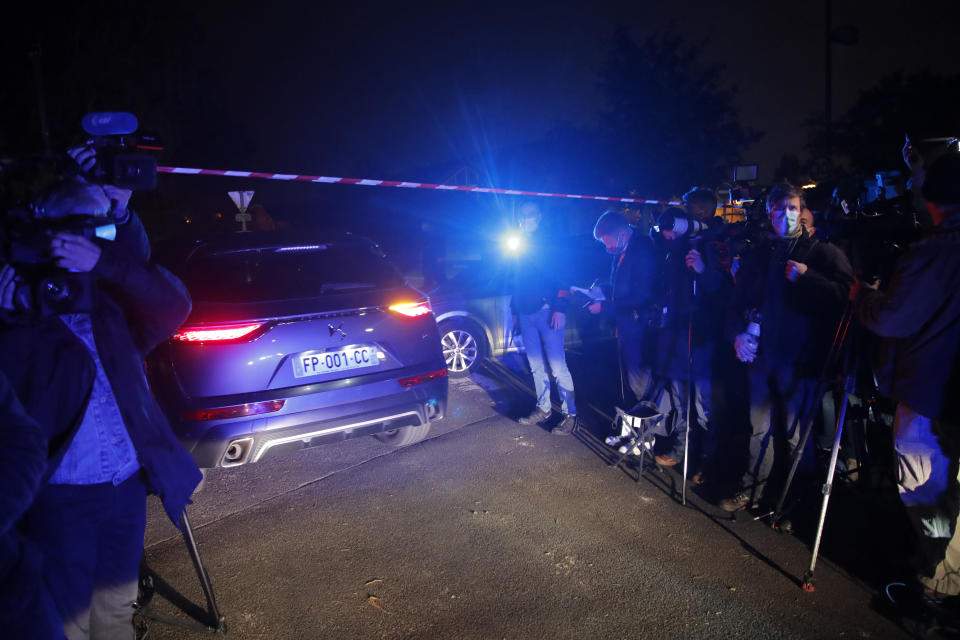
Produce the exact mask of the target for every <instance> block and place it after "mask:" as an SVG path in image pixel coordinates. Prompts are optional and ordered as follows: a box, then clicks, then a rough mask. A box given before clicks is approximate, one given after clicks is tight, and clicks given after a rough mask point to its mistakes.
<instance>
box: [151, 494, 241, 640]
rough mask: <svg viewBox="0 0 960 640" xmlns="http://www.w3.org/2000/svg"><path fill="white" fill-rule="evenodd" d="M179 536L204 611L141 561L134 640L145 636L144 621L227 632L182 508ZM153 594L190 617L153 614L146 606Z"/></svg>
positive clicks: (188, 521)
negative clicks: (183, 618) (181, 617)
mask: <svg viewBox="0 0 960 640" xmlns="http://www.w3.org/2000/svg"><path fill="white" fill-rule="evenodd" d="M180 533H181V534H182V535H183V541H184V543H185V544H186V546H187V553H188V554H189V555H190V560H191V561H192V562H193V568H194V571H196V574H197V579H199V581H200V588H201V589H202V590H203V596H204V598H205V599H206V601H207V608H206V609H202V608H201V607H199V606H197V605H196V604H194V603H193V602H191V601H190V600H188V599H187V598H185V597H184V596H182V595H180V594H179V593H178V592H177V591H176V590H175V589H174V588H173V587H172V586H170V585H169V584H168V583H167V582H166V581H165V580H164V579H163V578H161V577H160V576H159V574H157V573H156V572H154V571H153V570H152V569H151V568H150V567H148V566H147V563H146V559H145V558H144V559H143V560H142V561H141V563H140V584H139V594H138V596H137V601H136V602H135V603H134V616H133V617H134V627H135V628H136V630H137V639H138V640H141V639H142V638H144V637H145V636H146V635H147V632H148V626H147V621H148V620H152V621H155V622H159V623H161V624H168V625H172V626H177V627H181V628H183V629H187V630H189V631H195V632H197V633H207V634H216V635H225V634H226V633H227V620H226V618H225V617H224V616H223V614H221V613H220V610H219V609H218V608H217V602H216V599H215V598H214V595H213V585H211V584H210V576H209V575H208V574H207V570H206V568H204V566H203V561H202V560H201V559H200V550H199V548H197V541H196V539H195V538H194V537H193V529H192V528H191V527H190V520H189V519H188V518H187V511H186V509H184V510H183V511H182V512H181V513H180ZM155 594H158V595H160V596H162V597H164V598H166V599H167V600H168V601H169V602H171V603H172V604H174V605H175V606H176V607H177V608H178V609H180V610H181V611H183V612H184V613H186V614H187V615H188V616H190V619H187V620H182V619H180V618H175V617H173V616H167V615H164V614H162V613H158V612H156V611H154V610H153V609H152V608H151V607H150V601H151V600H152V599H153V596H154V595H155Z"/></svg>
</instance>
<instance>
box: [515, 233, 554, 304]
mask: <svg viewBox="0 0 960 640" xmlns="http://www.w3.org/2000/svg"><path fill="white" fill-rule="evenodd" d="M560 255H561V254H560V247H558V246H552V245H550V244H548V242H547V238H545V237H544V236H543V235H542V234H541V233H536V232H535V233H533V234H532V235H531V236H530V237H529V238H528V239H527V247H526V249H525V250H524V252H523V253H522V254H521V255H520V256H518V258H517V261H516V264H515V265H514V272H513V290H512V292H511V293H512V295H511V296H510V309H511V311H513V313H517V314H523V315H529V314H531V313H536V312H537V311H539V310H540V309H542V308H543V305H545V304H546V305H547V306H549V307H550V310H551V311H559V312H561V313H566V311H567V298H566V296H565V294H566V288H565V287H563V285H562V284H561V283H560V279H559V277H558V275H557V274H558V272H559V266H560V265H559V263H558V262H557V261H558V260H559V259H560V258H559V256H560Z"/></svg>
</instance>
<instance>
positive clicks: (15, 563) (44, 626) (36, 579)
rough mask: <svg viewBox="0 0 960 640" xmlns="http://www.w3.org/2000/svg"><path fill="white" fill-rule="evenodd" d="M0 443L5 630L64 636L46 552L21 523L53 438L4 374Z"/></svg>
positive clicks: (0, 597) (0, 618) (0, 620)
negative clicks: (49, 598) (48, 602)
mask: <svg viewBox="0 0 960 640" xmlns="http://www.w3.org/2000/svg"><path fill="white" fill-rule="evenodd" d="M0 442H3V446H2V447H0V487H3V491H2V492H0V628H2V629H3V630H4V637H5V638H31V639H41V638H54V637H63V636H62V630H61V627H60V621H59V619H58V618H57V616H56V612H55V611H53V610H51V609H49V608H48V607H45V606H44V604H45V598H44V587H43V580H42V571H41V566H42V560H41V558H40V553H39V551H38V550H36V549H35V548H34V547H33V546H32V545H31V544H30V543H28V542H27V541H25V540H24V539H23V538H21V536H20V534H19V532H18V530H17V527H16V525H17V523H18V522H19V520H20V518H22V517H23V514H24V513H26V511H27V509H28V508H29V507H30V505H31V503H32V502H33V500H34V498H35V497H36V495H37V492H38V491H39V490H40V486H41V484H40V483H41V481H42V479H43V475H44V472H45V471H46V469H47V440H46V438H45V437H44V435H43V432H42V431H41V429H40V426H39V425H38V424H37V423H36V422H35V421H34V420H33V419H31V418H30V416H28V415H27V413H26V411H24V409H23V407H22V406H21V404H20V401H19V400H18V399H17V397H16V395H14V393H13V389H12V388H11V387H10V385H9V383H8V382H7V379H6V378H5V377H4V376H3V374H2V373H0ZM58 632H59V633H58Z"/></svg>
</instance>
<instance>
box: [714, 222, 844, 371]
mask: <svg viewBox="0 0 960 640" xmlns="http://www.w3.org/2000/svg"><path fill="white" fill-rule="evenodd" d="M787 260H794V261H796V262H802V263H804V264H806V265H807V272H806V273H805V274H804V275H802V276H800V277H799V278H798V279H797V280H796V281H794V282H791V281H789V280H787V278H786V265H787ZM852 285H853V269H852V268H851V267H850V261H849V260H847V257H846V256H845V255H844V254H843V252H841V251H840V250H839V249H838V248H836V247H835V246H833V245H831V244H828V243H824V242H819V241H817V240H815V239H813V238H810V237H807V236H806V235H804V236H803V237H801V238H798V239H791V238H777V237H771V238H767V239H766V240H765V241H764V242H761V243H760V244H759V245H758V246H757V247H756V248H754V249H753V250H751V251H750V252H749V253H747V254H746V255H745V256H743V258H742V263H741V267H740V270H739V271H738V272H737V280H736V285H735V286H734V291H733V301H732V304H731V306H730V310H729V312H728V314H727V330H726V333H727V339H728V340H729V342H730V343H731V344H732V342H733V340H734V338H735V337H736V336H737V335H738V334H740V333H743V332H744V331H745V330H746V327H747V314H748V312H749V310H750V309H758V310H759V311H760V313H761V315H762V322H761V332H760V350H759V354H758V361H757V362H755V363H753V364H752V365H751V367H753V368H757V367H761V368H765V369H770V368H774V367H793V368H794V370H795V371H796V372H797V373H798V374H799V375H801V376H804V377H809V378H816V377H819V375H820V374H821V372H822V369H823V364H824V361H825V360H826V356H827V353H828V352H829V350H830V345H831V344H832V342H833V337H834V334H835V333H836V328H837V325H838V323H839V321H840V317H841V315H842V314H843V308H844V304H845V303H846V301H847V299H848V297H849V294H850V287H851V286H852ZM730 348H732V347H730Z"/></svg>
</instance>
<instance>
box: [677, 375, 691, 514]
mask: <svg viewBox="0 0 960 640" xmlns="http://www.w3.org/2000/svg"><path fill="white" fill-rule="evenodd" d="M692 397H693V378H690V379H689V380H687V423H686V426H685V428H684V431H683V482H682V484H681V487H682V488H681V490H680V503H681V504H683V505H684V506H686V504H687V472H688V461H689V460H690V406H691V405H692V404H693V402H692Z"/></svg>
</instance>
